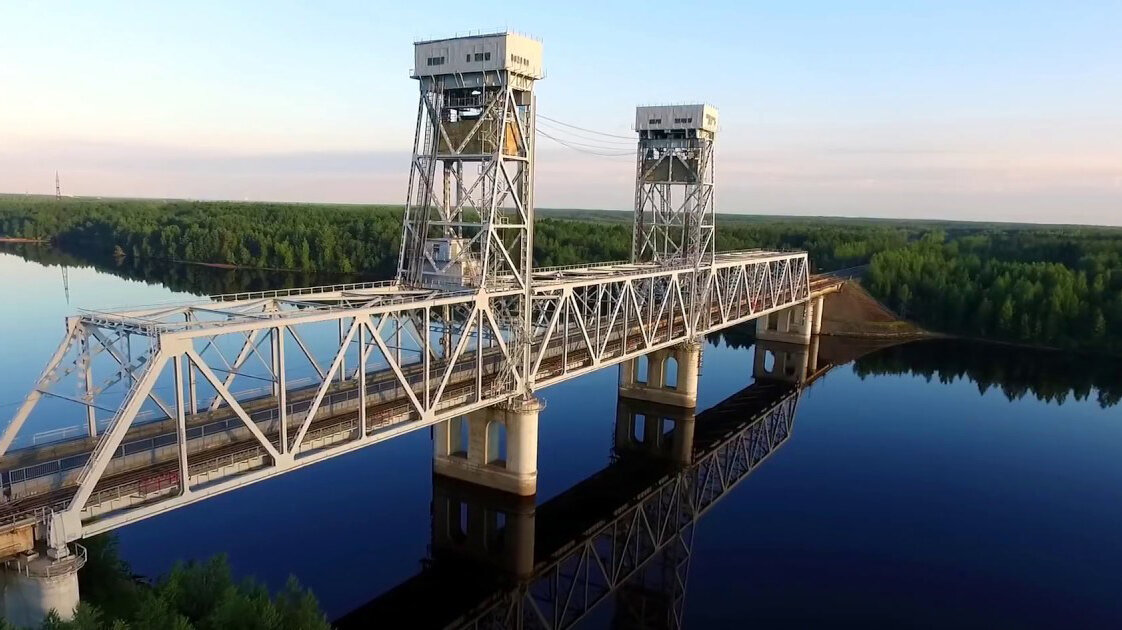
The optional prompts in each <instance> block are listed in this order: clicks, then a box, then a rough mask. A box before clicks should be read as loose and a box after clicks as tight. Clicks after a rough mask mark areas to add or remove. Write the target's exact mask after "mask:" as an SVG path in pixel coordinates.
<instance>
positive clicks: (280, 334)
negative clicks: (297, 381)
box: [273, 326, 288, 455]
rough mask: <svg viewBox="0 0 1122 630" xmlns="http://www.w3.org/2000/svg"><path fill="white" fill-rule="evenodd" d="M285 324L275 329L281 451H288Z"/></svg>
mask: <svg viewBox="0 0 1122 630" xmlns="http://www.w3.org/2000/svg"><path fill="white" fill-rule="evenodd" d="M284 331H285V327H284V326H277V327H276V328H274V329H273V373H274V374H275V375H276V386H275V387H276V392H277V420H278V422H279V424H280V428H279V429H278V431H280V452H281V454H282V455H285V454H287V453H288V375H287V373H286V371H285V363H284Z"/></svg>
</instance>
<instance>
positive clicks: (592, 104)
mask: <svg viewBox="0 0 1122 630" xmlns="http://www.w3.org/2000/svg"><path fill="white" fill-rule="evenodd" d="M505 29H510V30H515V31H518V32H522V33H528V34H531V35H533V36H535V37H537V38H539V39H541V40H542V41H543V43H544V57H545V67H546V71H547V73H548V74H547V77H546V78H545V79H544V80H542V81H540V82H539V83H538V85H537V86H536V87H535V90H536V92H537V94H538V109H539V113H540V114H542V115H544V116H548V117H550V118H552V119H554V120H559V121H564V122H566V123H569V124H573V125H577V126H579V127H584V128H588V129H593V130H597V131H602V132H605V133H609V134H615V135H621V136H629V135H632V134H633V132H631V130H630V129H631V124H632V122H633V119H634V107H635V105H637V104H651V103H680V102H700V101H704V102H708V103H712V104H713V105H716V106H717V107H718V108H719V109H720V115H721V123H720V124H721V126H720V132H719V133H718V136H717V157H716V178H717V180H716V181H717V189H716V206H717V211H718V212H730V213H752V214H797V215H843V216H869V217H903V218H912V217H922V218H945V219H966V220H995V221H1027V222H1046V223H1092V224H1112V225H1122V36H1120V35H1119V33H1122V2H1119V1H1118V0H1114V1H1109V2H1106V1H1104V2H1097V1H1093V0H1088V1H1076V0H1072V1H1070V2H1055V1H1049V2H1035V1H1031V0H1026V1H1019V2H1006V1H1002V0H990V1H987V2H975V1H969V2H960V1H957V0H943V1H937V0H932V1H930V2H919V1H908V0H894V1H884V2H872V1H862V0H850V1H845V2H839V1H835V0H801V1H799V2H749V1H742V2H735V1H729V2H711V3H704V2H701V3H687V2H676V3H664V2H581V1H576V0H573V1H569V2H549V3H538V2H526V1H524V0H523V1H522V2H516V3H505V2H499V1H497V0H495V1H492V2H487V3H469V2H442V1H438V0H428V1H426V2H423V3H420V2H396V1H384V2H383V1H378V2H358V1H319V2H314V3H313V2H287V1H274V2H236V1H225V2H208V1H202V0H200V1H196V2H172V1H169V2H159V3H135V2H114V1H110V0H102V1H98V2H94V1H92V0H90V1H78V0H75V1H71V2H45V1H44V2H32V1H30V0H3V1H0V192H8V193H23V192H30V193H46V194H50V193H53V192H54V174H55V171H56V170H57V171H59V174H60V178H61V181H62V188H63V193H64V194H73V195H100V196H139V197H182V198H196V199H250V200H282V201H313V202H314V201H326V202H346V203H403V202H404V200H405V196H406V186H407V178H408V170H409V154H410V151H411V143H412V133H413V128H414V125H415V117H416V107H417V98H418V90H417V84H416V82H415V81H413V80H411V79H410V78H409V70H410V68H411V66H412V62H413V58H412V42H413V41H415V40H417V39H424V38H433V37H444V36H449V35H453V34H457V33H464V32H467V31H479V30H482V31H497V30H505ZM574 133H576V134H578V135H574V136H570V138H579V137H580V135H579V134H580V132H574ZM551 135H552V134H551ZM592 137H593V138H604V137H603V136H592ZM587 140H588V138H586V141H587ZM595 142H600V140H597V141H595ZM603 142H605V143H606V145H605V146H610V147H623V148H624V151H615V150H613V151H605V152H608V153H625V152H626V150H627V149H629V148H631V147H632V145H630V144H628V141H626V140H616V141H613V140H612V139H605V140H603ZM616 142H618V144H616ZM536 186H537V188H536V195H535V196H536V203H537V205H538V206H539V207H544V208H606V209H619V210H626V209H630V208H631V207H632V204H633V198H634V164H633V159H632V158H630V157H627V156H625V155H611V156H604V155H589V154H587V153H581V152H577V151H573V150H571V149H568V148H565V147H563V146H560V145H558V144H555V143H553V142H552V141H551V140H549V139H547V138H544V137H540V136H539V142H538V150H537V177H536Z"/></svg>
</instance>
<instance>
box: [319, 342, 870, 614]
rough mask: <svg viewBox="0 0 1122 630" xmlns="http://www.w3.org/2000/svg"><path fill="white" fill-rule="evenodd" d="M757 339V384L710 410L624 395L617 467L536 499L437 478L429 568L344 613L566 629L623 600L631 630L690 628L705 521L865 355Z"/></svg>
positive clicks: (614, 457) (619, 607) (618, 610)
mask: <svg viewBox="0 0 1122 630" xmlns="http://www.w3.org/2000/svg"><path fill="white" fill-rule="evenodd" d="M815 341H816V343H814V344H811V345H810V346H809V347H808V346H798V345H792V344H783V343H774V342H773V343H757V345H756V347H755V354H756V361H755V363H754V369H753V374H754V376H755V382H754V383H753V384H752V385H750V386H749V387H746V388H745V389H743V390H741V391H740V392H737V393H736V394H734V395H732V396H730V397H728V398H726V399H725V400H724V401H722V402H720V403H719V404H717V405H715V406H714V407H712V408H710V409H707V410H705V411H703V412H701V413H695V412H694V410H693V409H689V408H683V407H675V406H671V405H665V404H659V403H652V402H646V401H640V400H632V399H629V398H625V397H622V396H621V397H620V398H619V399H618V402H617V413H616V422H615V433H614V439H613V448H612V454H611V460H610V463H609V465H608V466H607V467H605V468H604V469H602V470H600V471H599V472H597V473H596V474H594V475H592V476H590V477H588V478H587V479H585V480H584V481H582V482H580V483H578V484H577V485H575V486H573V487H572V488H570V489H569V490H567V491H565V492H564V493H562V494H560V495H558V496H556V497H554V498H552V499H550V500H549V501H546V502H545V503H542V504H541V505H535V501H534V498H533V497H520V496H517V495H515V494H511V493H506V492H500V491H496V490H492V489H488V488H484V487H481V486H478V485H475V484H471V483H467V482H464V481H461V480H457V479H453V478H450V477H446V476H443V475H441V474H434V475H433V500H432V510H431V514H432V524H431V544H430V553H429V557H427V558H425V559H424V561H423V568H422V570H421V571H420V572H419V573H418V574H417V575H415V576H413V577H412V578H410V579H408V580H406V581H405V582H402V583H401V584H399V585H398V586H396V587H395V588H393V589H391V590H390V591H388V592H386V593H384V594H382V595H381V596H379V597H378V598H376V599H374V600H372V601H370V602H368V603H367V604H365V605H363V606H362V607H360V608H358V609H356V610H354V611H352V612H350V613H348V614H347V615H345V616H344V617H342V618H340V619H339V620H337V621H336V624H337V625H338V626H339V627H340V628H359V627H368V626H369V625H370V624H372V623H375V622H379V621H381V622H384V621H385V620H386V619H402V620H408V621H409V625H410V627H418V628H429V627H455V628H568V627H572V626H574V625H575V624H577V623H579V622H580V621H581V620H582V619H585V618H586V617H587V615H589V613H591V612H592V610H593V609H594V608H595V607H596V606H597V605H598V604H600V603H602V602H604V601H606V600H608V599H610V598H614V601H615V608H614V610H613V611H612V613H613V615H614V616H613V622H614V623H615V624H616V625H620V626H621V627H680V626H681V623H682V614H683V606H684V600H685V593H686V583H687V573H688V570H689V563H690V554H691V550H692V546H693V535H694V526H695V524H696V523H697V521H698V519H700V518H701V517H702V516H703V515H704V514H705V513H706V512H708V510H709V509H710V508H712V507H713V506H714V505H715V504H716V503H717V502H718V501H720V500H721V499H722V498H723V497H724V496H725V495H727V494H728V493H729V492H730V491H732V489H733V488H735V487H736V485H737V484H739V483H740V482H741V481H743V480H744V479H745V478H746V477H747V476H748V475H750V474H751V473H752V472H753V471H754V470H756V469H757V468H758V467H759V466H760V465H762V464H763V463H764V462H765V461H766V460H767V459H768V457H770V456H771V455H772V454H773V453H775V452H776V451H777V450H778V449H779V448H780V447H781V446H782V445H783V444H785V443H786V442H787V440H788V439H789V437H790V435H791V431H792V429H793V426H794V421H795V413H796V409H797V406H798V402H799V398H800V395H801V393H802V391H803V389H804V388H805V387H807V386H809V385H810V384H811V383H813V382H814V381H816V380H817V379H818V378H820V377H822V376H823V375H825V374H826V373H827V372H828V371H829V370H830V369H831V368H832V367H833V366H834V365H838V364H841V363H842V362H846V361H848V360H850V359H851V358H853V356H855V355H856V354H860V351H859V349H854V348H843V347H841V346H840V345H839V344H837V343H836V342H830V343H831V348H830V350H831V352H829V354H831V355H833V358H832V359H823V357H822V356H821V353H820V352H819V345H818V343H817V340H815Z"/></svg>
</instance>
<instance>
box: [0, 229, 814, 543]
mask: <svg viewBox="0 0 1122 630" xmlns="http://www.w3.org/2000/svg"><path fill="white" fill-rule="evenodd" d="M808 294H809V279H808V275H807V257H806V254H805V253H801V252H799V253H784V252H766V251H745V252H735V253H723V254H718V255H717V256H716V259H715V261H714V263H713V265H711V266H706V267H701V268H694V267H690V266H683V267H666V266H660V265H656V264H651V263H605V264H598V265H585V266H575V267H567V268H546V269H537V270H534V272H533V275H532V291H531V300H532V303H531V308H530V313H531V315H532V322H533V325H532V331H531V335H530V337H531V343H529V344H522V345H523V350H522V353H523V356H512V353H511V347H510V343H509V340H510V331H508V330H506V329H504V328H503V327H502V326H501V325H500V324H498V323H497V322H499V321H503V320H504V319H507V318H505V317H502V316H501V314H502V313H506V312H510V311H511V310H517V309H519V307H520V306H521V305H520V304H519V303H518V302H519V301H520V300H523V299H525V298H524V296H525V293H523V292H522V291H521V290H520V289H519V288H512V289H511V290H509V291H506V290H485V289H484V290H465V291H439V290H428V289H410V288H406V287H403V286H401V285H398V284H395V283H392V282H391V283H371V284H357V285H344V286H335V287H318V288H311V289H295V290H285V291H270V292H261V293H246V294H236V295H228V296H217V297H216V298H214V299H212V300H209V301H205V302H199V303H192V304H177V305H163V306H157V307H149V308H144V309H135V310H126V311H114V312H83V313H82V314H80V315H78V316H76V317H73V318H70V319H69V320H68V322H67V328H66V334H65V338H64V340H63V342H62V344H60V346H59V348H58V351H57V352H56V354H55V355H54V357H52V359H51V361H50V363H49V364H48V366H47V368H46V370H45V371H44V373H43V375H42V377H41V378H40V379H39V381H38V382H37V383H36V385H35V388H34V389H33V390H32V392H31V393H30V394H29V395H28V396H27V398H26V400H25V401H24V403H23V405H21V407H20V408H19V409H18V411H17V412H16V414H15V416H14V417H13V419H12V421H11V423H10V424H9V425H8V426H7V427H6V428H5V430H4V433H3V435H2V437H0V456H3V460H2V464H0V465H2V466H3V469H4V470H5V471H6V472H5V475H6V476H5V478H4V485H5V492H6V494H7V496H8V497H9V498H8V501H7V503H6V505H5V506H4V508H5V509H4V511H3V512H2V513H0V519H2V520H0V528H4V529H10V528H12V527H17V526H25V525H27V524H29V523H33V522H36V521H41V520H42V519H44V518H48V520H50V527H49V528H48V529H49V531H50V532H51V537H52V539H53V540H54V541H55V542H62V541H64V540H65V541H69V540H76V539H79V538H82V537H84V536H88V535H91V534H94V533H97V532H101V531H106V530H109V529H112V528H115V527H118V526H120V525H122V524H125V523H128V522H132V521H135V520H138V519H141V518H145V517H147V516H150V515H153V514H157V513H160V512H163V511H166V510H169V509H173V508H176V507H179V506H182V505H185V504H188V503H192V502H194V501H198V500H200V499H202V498H205V497H207V496H210V495H214V494H217V493H221V492H225V491H228V490H231V489H234V488H237V487H239V486H242V485H245V484H248V483H252V482H255V481H258V480H261V479H265V478H267V477H270V476H272V475H276V474H279V473H282V472H285V471H287V470H292V469H294V468H298V467H301V466H304V465H307V464H310V463H313V462H317V461H320V460H322V459H326V458H328V457H333V456H335V455H338V454H341V453H345V452H349V451H351V450H354V449H356V448H361V447H363V446H366V445H369V444H372V443H374V442H378V441H381V440H385V439H388V438H390V437H393V436H396V435H399V434H401V433H404V432H407V431H411V430H414V429H418V428H421V427H425V426H429V425H432V424H434V423H436V422H440V421H443V420H446V419H449V418H452V417H456V416H460V415H462V414H465V413H467V412H469V411H471V410H474V409H478V408H482V407H486V406H489V405H493V404H496V403H500V402H504V401H507V400H510V399H512V398H515V397H520V396H527V395H530V394H532V393H533V392H535V391H537V390H538V389H541V388H543V387H545V386H548V385H551V384H553V383H557V382H560V381H563V380H566V379H569V378H573V377H576V376H579V375H581V374H585V373H588V372H591V371H594V370H596V369H599V368H601V367H604V366H608V365H614V364H617V363H619V362H621V361H624V360H627V359H630V358H633V357H638V356H640V355H643V354H646V353H648V352H650V351H652V350H656V349H658V348H662V347H666V346H671V345H674V344H678V343H682V342H684V341H688V340H692V339H696V338H697V337H698V336H699V335H702V334H705V333H707V332H710V331H714V330H718V329H721V328H725V327H728V326H732V325H735V324H737V323H740V322H743V321H747V320H750V319H753V318H755V317H758V316H760V315H763V314H766V313H768V312H771V311H774V310H779V309H783V308H787V307H789V306H791V305H794V304H797V303H800V302H803V301H806V299H807V297H808ZM508 321H509V320H508ZM317 327H319V328H320V329H323V328H324V327H326V328H327V329H329V330H331V331H333V333H332V338H331V339H324V338H323V337H324V336H323V334H322V330H321V331H320V333H321V334H319V336H318V340H317V343H315V344H313V343H311V342H309V341H308V340H307V337H308V336H309V333H306V332H305V331H310V330H313V329H315V328H317ZM335 331H337V336H336V333H335ZM313 345H314V346H316V347H319V348H321V349H322V348H324V347H329V348H331V351H330V352H329V353H327V354H326V355H325V354H323V353H322V352H319V353H317V351H316V350H315V348H313V347H311V346H313ZM234 349H236V352H234ZM293 353H296V354H295V355H294V354H293ZM317 354H318V356H317ZM294 357H295V358H294ZM296 362H300V363H301V364H302V365H303V366H304V367H305V368H307V367H309V366H310V368H311V369H309V370H307V371H308V372H310V373H311V377H310V378H309V379H303V380H301V381H299V382H295V379H293V380H292V381H290V380H289V379H288V378H287V376H288V374H289V373H290V370H291V367H292V366H293V364H294V363H296ZM360 364H362V365H364V366H365V369H358V366H359V365H360ZM253 365H256V366H258V369H259V373H258V375H257V376H250V375H249V367H250V366H253ZM98 366H100V368H99V367H98ZM106 366H108V368H106ZM524 366H530V369H529V371H527V370H526V369H525V367H524ZM262 367H263V368H264V369H261V368H262ZM95 368H97V369H95ZM99 371H100V373H99ZM261 374H264V376H261ZM244 382H250V383H251V384H255V385H258V386H259V387H258V388H256V389H253V390H249V391H248V392H235V389H234V385H235V383H238V384H242V383H244ZM68 383H69V384H70V385H71V387H72V388H71V389H69V390H68V389H67V384H68ZM157 383H167V385H166V386H164V387H163V390H162V391H163V392H164V393H161V391H159V390H160V388H158V387H156V384H157ZM374 384H377V387H375V385H374ZM168 390H170V392H168ZM200 391H201V392H204V393H203V394H200V393H199V392H200ZM48 397H49V398H56V399H63V400H66V401H70V402H72V403H77V404H78V405H79V406H80V408H82V411H83V412H84V417H85V420H86V423H85V432H86V433H87V434H88V435H86V436H85V437H84V439H82V440H77V441H76V442H65V443H63V445H61V446H59V445H54V444H52V445H49V446H43V447H38V448H35V447H32V448H21V449H18V450H12V451H11V452H9V450H10V447H11V446H12V444H13V441H14V440H15V438H16V437H17V435H18V434H19V433H20V430H21V429H23V428H24V427H25V426H26V425H27V420H28V418H29V417H30V416H31V414H32V412H33V411H34V410H35V408H36V406H37V404H39V403H40V402H41V400H42V399H44V398H48ZM290 398H291V399H293V400H292V401H290V400H289V399H290ZM340 400H342V401H344V402H342V403H340V402H336V401H340ZM293 401H302V402H293ZM346 401H349V402H346ZM262 410H264V411H262ZM344 412H346V413H344ZM71 413H73V412H72V411H71ZM223 414H224V415H225V417H226V418H229V420H224V421H225V422H227V426H237V427H238V430H239V431H240V434H241V435H243V436H244V438H245V441H243V442H239V443H235V444H232V445H221V446H220V447H216V446H215V445H214V444H212V443H206V442H207V440H206V439H205V438H200V439H199V440H195V439H194V438H193V437H192V436H193V435H195V434H194V433H192V431H196V429H193V428H192V427H194V426H196V425H200V424H201V423H202V422H203V421H204V420H205V421H211V420H214V419H215V418H216V417H222V416H223ZM99 415H100V417H99ZM208 426H209V425H208ZM153 427H157V428H159V427H168V430H167V432H166V433H163V434H161V435H162V437H160V436H156V437H152V438H151V439H152V442H151V450H152V453H149V454H148V455H145V457H146V458H147V461H148V462H149V463H148V465H146V466H143V467H139V468H136V467H135V466H130V464H129V463H128V462H127V460H128V458H129V457H130V455H129V453H128V449H127V448H125V447H127V446H128V445H129V444H131V443H133V438H134V436H139V437H143V436H145V435H147V434H148V433H153V432H155V431H156V429H153ZM206 430H207V429H206V428H205V427H203V429H201V430H199V432H205V431H206ZM196 442H197V443H196ZM74 444H77V445H78V446H74ZM81 445H85V448H84V450H83V449H82V448H79V447H80V446H81ZM123 445H124V446H123ZM236 446H239V447H240V450H237V449H235V447H236ZM223 449H225V450H223ZM232 450H237V452H236V453H235V452H232ZM160 453H163V455H160ZM210 455H214V457H213V458H211V459H207V457H208V456H210ZM64 456H66V457H69V459H66V458H65V457H64ZM239 457H241V458H242V459H240V460H239V459H238V458H239ZM153 460H155V463H153ZM21 462H23V463H24V464H23V466H24V467H23V468H21V470H22V471H30V470H33V469H35V468H36V467H39V468H42V467H44V466H47V465H48V464H49V465H50V466H51V470H52V471H55V470H57V472H52V473H51V474H52V475H55V476H54V477H52V478H51V479H52V482H51V484H50V485H49V487H48V488H46V490H44V489H43V488H37V489H35V490H32V491H28V492H22V491H20V490H19V488H18V486H19V483H17V481H19V480H17V479H16V478H15V477H14V476H13V475H14V473H13V472H12V471H14V470H15V469H16V468H17V467H18V465H19V464H20V463H21ZM68 462H69V463H68ZM67 466H70V468H69V469H67ZM30 474H31V473H30V472H25V473H24V476H27V475H30ZM21 479H22V477H21ZM182 479H187V480H188V481H187V484H186V485H185V486H184V484H182V483H181V480H182ZM44 514H49V516H47V517H45V516H44Z"/></svg>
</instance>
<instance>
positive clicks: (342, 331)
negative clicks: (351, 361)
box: [339, 317, 347, 383]
mask: <svg viewBox="0 0 1122 630" xmlns="http://www.w3.org/2000/svg"><path fill="white" fill-rule="evenodd" d="M343 319H344V318H342V317H340V318H339V348H340V350H342V352H343V358H342V359H340V361H339V382H340V383H343V382H345V381H346V380H347V352H346V346H344V345H343V339H345V338H346V336H347V331H346V327H345V326H344V323H343Z"/></svg>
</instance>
